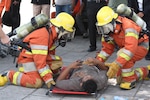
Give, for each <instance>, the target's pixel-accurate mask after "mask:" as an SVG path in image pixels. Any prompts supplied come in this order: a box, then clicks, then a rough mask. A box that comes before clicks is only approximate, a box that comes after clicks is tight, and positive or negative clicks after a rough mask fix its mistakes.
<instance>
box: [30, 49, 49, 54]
mask: <svg viewBox="0 0 150 100" xmlns="http://www.w3.org/2000/svg"><path fill="white" fill-rule="evenodd" d="M47 53H48V51H47V50H32V54H42V55H47Z"/></svg>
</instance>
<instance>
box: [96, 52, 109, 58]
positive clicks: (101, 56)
mask: <svg viewBox="0 0 150 100" xmlns="http://www.w3.org/2000/svg"><path fill="white" fill-rule="evenodd" d="M97 56H98V57H99V58H102V59H103V60H106V59H107V58H106V57H105V56H104V55H101V54H100V53H99V54H98V55H97Z"/></svg>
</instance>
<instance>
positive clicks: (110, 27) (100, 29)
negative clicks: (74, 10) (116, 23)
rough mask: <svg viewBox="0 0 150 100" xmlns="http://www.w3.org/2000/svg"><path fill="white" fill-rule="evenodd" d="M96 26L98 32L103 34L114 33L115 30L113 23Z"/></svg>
mask: <svg viewBox="0 0 150 100" xmlns="http://www.w3.org/2000/svg"><path fill="white" fill-rule="evenodd" d="M96 28H97V31H98V34H102V35H106V34H109V33H112V32H113V31H114V27H113V24H112V23H108V24H106V25H103V26H97V25H96Z"/></svg>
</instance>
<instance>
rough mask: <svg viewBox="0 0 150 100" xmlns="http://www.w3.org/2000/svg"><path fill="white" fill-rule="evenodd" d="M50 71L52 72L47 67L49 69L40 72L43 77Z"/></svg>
mask: <svg viewBox="0 0 150 100" xmlns="http://www.w3.org/2000/svg"><path fill="white" fill-rule="evenodd" d="M48 73H52V71H51V70H49V69H47V70H45V71H43V72H42V73H40V76H41V77H43V76H45V75H46V74H48Z"/></svg>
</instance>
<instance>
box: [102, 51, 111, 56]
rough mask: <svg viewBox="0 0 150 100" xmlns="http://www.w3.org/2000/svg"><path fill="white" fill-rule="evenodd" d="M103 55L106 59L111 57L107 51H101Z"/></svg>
mask: <svg viewBox="0 0 150 100" xmlns="http://www.w3.org/2000/svg"><path fill="white" fill-rule="evenodd" d="M100 54H101V55H104V56H105V57H109V56H110V55H109V54H108V53H106V52H105V51H100Z"/></svg>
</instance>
